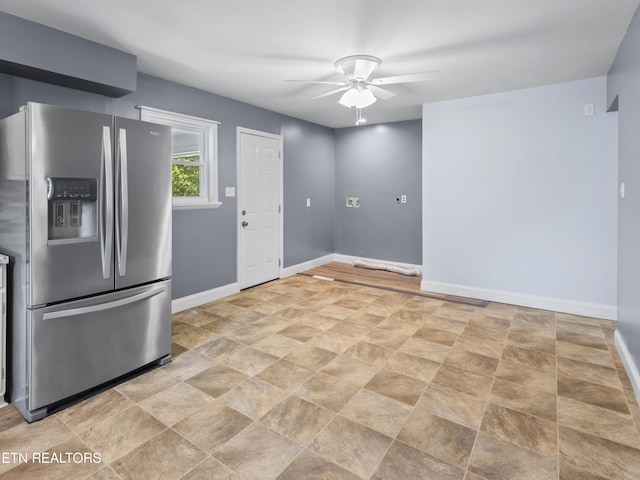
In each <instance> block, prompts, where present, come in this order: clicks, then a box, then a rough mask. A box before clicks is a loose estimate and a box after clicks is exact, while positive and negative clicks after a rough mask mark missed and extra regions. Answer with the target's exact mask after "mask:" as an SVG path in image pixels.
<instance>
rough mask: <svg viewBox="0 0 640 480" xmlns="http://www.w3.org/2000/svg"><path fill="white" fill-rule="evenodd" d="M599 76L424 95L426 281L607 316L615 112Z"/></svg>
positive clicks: (612, 296)
mask: <svg viewBox="0 0 640 480" xmlns="http://www.w3.org/2000/svg"><path fill="white" fill-rule="evenodd" d="M605 86H606V79H605V77H598V78H592V79H587V80H580V81H575V82H568V83H561V84H555V85H548V86H544V87H539V88H531V89H525V90H518V91H512V92H504V93H497V94H493V95H484V96H480V97H473V98H464V99H459V100H451V101H447V102H439V103H432V104H428V105H424V108H423V116H422V123H423V130H424V137H423V156H424V159H423V162H424V163H423V188H424V190H423V194H424V197H423V202H424V206H423V214H424V217H423V222H424V237H423V241H424V250H423V255H424V259H423V260H424V272H425V279H426V280H427V281H428V282H431V285H436V286H438V285H439V286H447V285H455V286H458V287H460V288H467V289H469V290H470V291H468V292H466V293H467V294H473V295H472V296H474V295H477V296H479V297H480V298H483V297H484V298H488V296H489V295H493V297H489V298H490V299H493V300H498V301H506V302H507V303H516V304H523V303H522V302H525V303H524V304H529V305H530V306H536V307H539V308H547V309H550V310H556V311H574V312H575V311H576V309H581V312H584V313H583V314H590V315H594V316H604V315H607V316H609V317H610V318H615V305H616V178H617V162H616V142H615V137H616V128H617V120H616V115H615V114H611V113H606V111H605V99H606V88H605ZM585 104H594V105H595V114H594V115H592V116H585V114H584V106H585ZM449 293H453V292H449ZM567 308H569V309H571V310H567Z"/></svg>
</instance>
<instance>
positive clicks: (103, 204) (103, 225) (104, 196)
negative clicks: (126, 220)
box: [98, 125, 113, 280]
mask: <svg viewBox="0 0 640 480" xmlns="http://www.w3.org/2000/svg"><path fill="white" fill-rule="evenodd" d="M112 158H113V157H112V155H111V127H108V126H106V125H105V126H103V127H102V160H101V163H102V165H101V168H100V192H101V193H100V206H99V208H98V212H99V215H100V221H99V222H98V223H99V229H100V247H101V250H102V252H101V254H102V255H101V257H102V278H104V279H105V280H106V279H108V278H111V264H112V261H111V254H112V252H113V168H112V163H111V159H112Z"/></svg>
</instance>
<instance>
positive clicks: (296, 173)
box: [0, 74, 334, 298]
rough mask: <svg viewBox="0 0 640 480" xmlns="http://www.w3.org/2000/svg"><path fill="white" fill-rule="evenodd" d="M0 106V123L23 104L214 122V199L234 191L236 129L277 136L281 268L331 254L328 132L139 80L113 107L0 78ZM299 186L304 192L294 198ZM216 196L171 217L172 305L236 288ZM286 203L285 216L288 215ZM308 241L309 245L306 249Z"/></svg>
mask: <svg viewBox="0 0 640 480" xmlns="http://www.w3.org/2000/svg"><path fill="white" fill-rule="evenodd" d="M0 99H1V100H0V112H2V113H3V116H6V115H9V114H11V113H13V112H15V111H17V110H18V108H19V106H20V105H24V104H25V103H27V102H28V101H35V102H42V103H51V104H56V105H62V106H67V107H71V108H79V109H83V110H91V111H96V112H105V113H112V114H115V115H120V116H125V117H130V118H138V115H139V111H138V109H136V108H135V106H136V105H145V106H150V107H155V108H161V109H166V110H171V111H175V112H179V113H184V114H189V115H195V116H199V117H204V118H210V119H213V120H216V121H219V122H221V125H220V127H219V131H218V162H219V182H218V188H219V191H220V192H224V188H225V187H229V186H236V127H238V126H241V127H246V128H250V129H254V130H261V131H264V132H268V133H274V134H280V132H281V129H282V133H283V136H284V149H285V152H284V154H285V160H284V161H285V174H284V185H283V189H284V192H286V193H285V203H284V209H283V212H284V217H283V225H284V237H285V238H284V242H285V243H284V248H285V266H286V265H288V264H289V265H290V264H295V263H298V262H302V261H306V260H311V259H314V258H316V257H318V256H320V255H323V254H325V253H326V252H333V185H334V171H333V165H334V150H333V130H332V129H329V128H325V127H321V126H318V125H312V124H308V123H307V122H303V121H300V120H297V119H293V118H289V117H286V116H283V115H280V114H277V113H274V112H270V111H268V110H264V109H261V108H257V107H253V106H251V105H247V104H244V103H241V102H237V101H235V100H231V99H228V98H225V97H220V96H218V95H213V94H210V93H207V92H204V91H201V90H197V89H193V88H190V87H186V86H184V85H179V84H176V83H172V82H169V81H165V80H162V79H159V78H155V77H151V76H148V75H144V74H139V75H138V90H137V92H135V93H133V94H131V95H127V96H125V97H121V98H118V99H112V98H108V97H103V96H100V95H96V94H92V93H87V92H82V91H77V90H73V89H70V88H65V87H60V86H55V85H50V84H46V83H41V82H37V81H33V80H26V79H22V78H17V77H10V76H8V75H0ZM307 138H308V139H309V143H308V144H307ZM302 186H306V187H304V189H303V190H301V188H302ZM295 192H301V195H305V198H306V196H310V195H313V197H312V198H313V199H316V201H314V202H313V204H312V209H311V210H312V211H313V213H312V215H309V212H308V211H307V210H308V209H304V210H302V209H300V208H297V207H299V205H297V204H296V198H297V194H295ZM291 193H293V195H292V194H291ZM222 195H223V194H222V193H221V197H220V200H221V201H222V206H220V207H219V208H215V209H202V210H175V211H174V212H173V245H174V248H173V262H174V263H173V265H174V268H173V273H174V275H173V279H174V282H173V298H180V297H184V296H187V295H191V294H195V293H199V292H203V291H207V290H210V289H214V288H217V287H220V286H224V285H228V284H231V283H235V282H236V280H237V275H236V207H237V204H236V198H235V197H234V198H225V197H224V196H222ZM289 202H291V208H288V207H289ZM298 203H299V202H298ZM301 226H307V231H308V233H305V235H300V233H304V231H303V230H301V228H300V227H301ZM308 238H310V239H312V241H311V242H309V243H307V242H306V240H307V239H308ZM289 248H291V252H292V253H289ZM287 262H288V263H287Z"/></svg>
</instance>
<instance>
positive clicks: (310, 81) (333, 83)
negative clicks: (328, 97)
mask: <svg viewBox="0 0 640 480" xmlns="http://www.w3.org/2000/svg"><path fill="white" fill-rule="evenodd" d="M285 82H295V83H319V84H321V85H346V84H347V82H317V81H315V80H285Z"/></svg>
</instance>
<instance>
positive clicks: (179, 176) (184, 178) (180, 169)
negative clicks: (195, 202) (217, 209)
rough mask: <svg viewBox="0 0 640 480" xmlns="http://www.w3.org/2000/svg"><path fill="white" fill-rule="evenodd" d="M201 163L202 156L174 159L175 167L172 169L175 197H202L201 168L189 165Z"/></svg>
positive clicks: (172, 184)
mask: <svg viewBox="0 0 640 480" xmlns="http://www.w3.org/2000/svg"><path fill="white" fill-rule="evenodd" d="M199 161H200V155H187V156H183V157H173V165H172V167H171V175H172V181H171V186H172V193H173V196H175V197H198V196H200V166H199V165H189V163H194V162H195V163H198V162H199Z"/></svg>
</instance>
